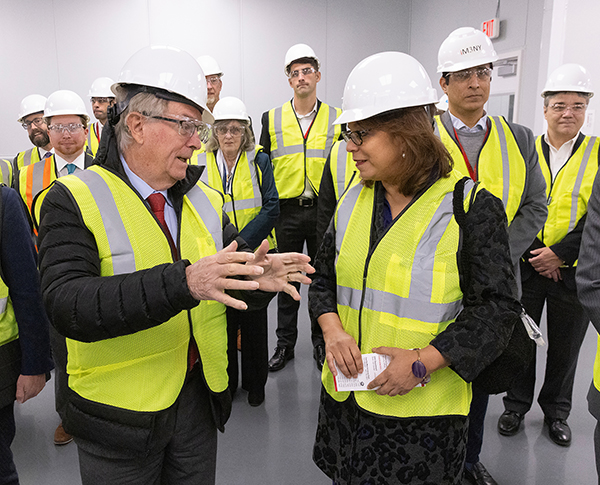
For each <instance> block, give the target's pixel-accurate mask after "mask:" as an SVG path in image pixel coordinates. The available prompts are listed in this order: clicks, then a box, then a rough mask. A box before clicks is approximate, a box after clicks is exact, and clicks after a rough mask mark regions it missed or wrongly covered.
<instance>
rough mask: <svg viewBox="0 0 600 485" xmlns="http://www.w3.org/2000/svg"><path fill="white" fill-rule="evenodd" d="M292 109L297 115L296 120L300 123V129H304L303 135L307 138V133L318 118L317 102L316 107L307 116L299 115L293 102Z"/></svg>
mask: <svg viewBox="0 0 600 485" xmlns="http://www.w3.org/2000/svg"><path fill="white" fill-rule="evenodd" d="M292 108H294V113H296V118H298V122H299V123H300V127H301V128H302V134H303V135H304V136H306V132H307V131H308V129H309V128H310V125H311V124H312V122H313V121H314V120H315V117H316V116H317V101H315V105H314V106H313V108H312V109H311V110H310V112H308V113H307V114H305V115H299V114H298V112H297V111H296V106H294V101H292Z"/></svg>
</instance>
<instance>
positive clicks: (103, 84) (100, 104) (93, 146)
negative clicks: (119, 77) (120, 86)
mask: <svg viewBox="0 0 600 485" xmlns="http://www.w3.org/2000/svg"><path fill="white" fill-rule="evenodd" d="M113 84H114V81H113V80H112V79H111V78H109V77H99V78H98V79H96V80H95V81H94V82H93V83H92V86H91V87H90V92H89V93H88V96H89V98H90V103H92V111H93V113H94V116H95V117H96V119H97V120H98V121H96V122H95V123H92V124H91V125H90V127H89V133H88V137H87V142H86V146H87V149H88V151H89V152H90V154H91V155H92V157H95V156H96V153H97V152H98V146H99V145H100V137H101V136H102V128H103V127H104V125H106V122H107V121H108V108H109V107H110V106H112V105H113V104H114V102H115V95H114V93H113V92H112V91H111V90H110V87H111V86H112V85H113Z"/></svg>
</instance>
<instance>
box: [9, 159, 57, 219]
mask: <svg viewBox="0 0 600 485" xmlns="http://www.w3.org/2000/svg"><path fill="white" fill-rule="evenodd" d="M55 156H56V155H54V154H53V155H52V156H51V157H48V158H45V159H44V163H35V164H31V165H27V166H26V167H23V168H22V169H21V170H19V193H20V195H21V198H22V199H23V202H25V205H26V206H27V208H28V209H29V214H30V215H32V219H33V218H34V217H33V212H37V215H39V210H40V208H41V206H42V204H41V201H38V200H36V199H37V198H38V195H41V194H40V193H41V192H43V191H44V189H46V188H48V187H49V186H50V184H51V183H52V182H54V181H55V180H56V179H57V178H58V174H57V173H56V162H55V160H54V158H55ZM44 194H45V192H44ZM34 203H35V207H36V211H32V209H33V207H34Z"/></svg>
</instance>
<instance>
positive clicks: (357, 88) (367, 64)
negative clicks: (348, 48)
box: [334, 52, 438, 125]
mask: <svg viewBox="0 0 600 485" xmlns="http://www.w3.org/2000/svg"><path fill="white" fill-rule="evenodd" d="M437 100H438V95H437V91H436V90H435V89H433V87H432V86H431V80H430V79H429V76H428V75H427V72H426V71H425V69H424V68H423V66H422V65H421V64H420V63H419V61H417V60H416V59H415V58H414V57H411V56H409V55H408V54H404V53H402V52H381V53H379V54H374V55H372V56H369V57H367V58H366V59H364V60H362V61H361V62H359V63H358V65H357V66H356V67H355V68H354V69H353V70H352V72H351V73H350V75H349V76H348V80H347V81H346V87H345V88H344V98H343V101H342V114H341V115H340V116H339V117H338V118H337V119H336V120H335V121H334V124H336V125H339V124H342V123H350V122H352V121H360V120H364V119H367V118H370V117H371V116H375V115H377V114H380V113H385V112H386V111H391V110H395V109H400V108H409V107H412V106H423V105H428V104H432V103H436V102H437Z"/></svg>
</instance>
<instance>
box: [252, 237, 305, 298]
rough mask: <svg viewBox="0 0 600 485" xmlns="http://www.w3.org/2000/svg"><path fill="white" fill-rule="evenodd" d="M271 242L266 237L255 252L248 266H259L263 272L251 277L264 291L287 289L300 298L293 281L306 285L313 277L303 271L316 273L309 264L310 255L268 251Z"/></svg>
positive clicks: (289, 292)
mask: <svg viewBox="0 0 600 485" xmlns="http://www.w3.org/2000/svg"><path fill="white" fill-rule="evenodd" d="M268 251H269V242H268V241H267V240H266V239H265V240H264V241H263V242H262V243H261V245H260V246H259V247H258V249H257V250H256V252H255V253H254V260H253V261H250V262H248V264H247V266H258V267H260V268H262V269H263V270H264V271H263V273H262V274H261V273H255V274H252V275H251V276H250V279H252V280H253V281H255V282H257V283H258V285H259V286H258V287H259V288H260V289H261V290H263V291H273V292H277V291H285V292H286V293H287V294H288V295H290V296H291V297H292V298H293V299H294V300H300V294H299V293H298V290H296V287H295V286H294V285H292V284H291V283H292V282H298V283H302V284H305V285H308V284H310V282H311V279H310V278H309V277H308V276H306V275H305V274H303V273H309V274H310V273H314V272H315V269H314V268H313V267H312V266H311V265H310V264H308V263H309V262H310V257H308V256H307V255H306V254H302V253H268Z"/></svg>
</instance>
